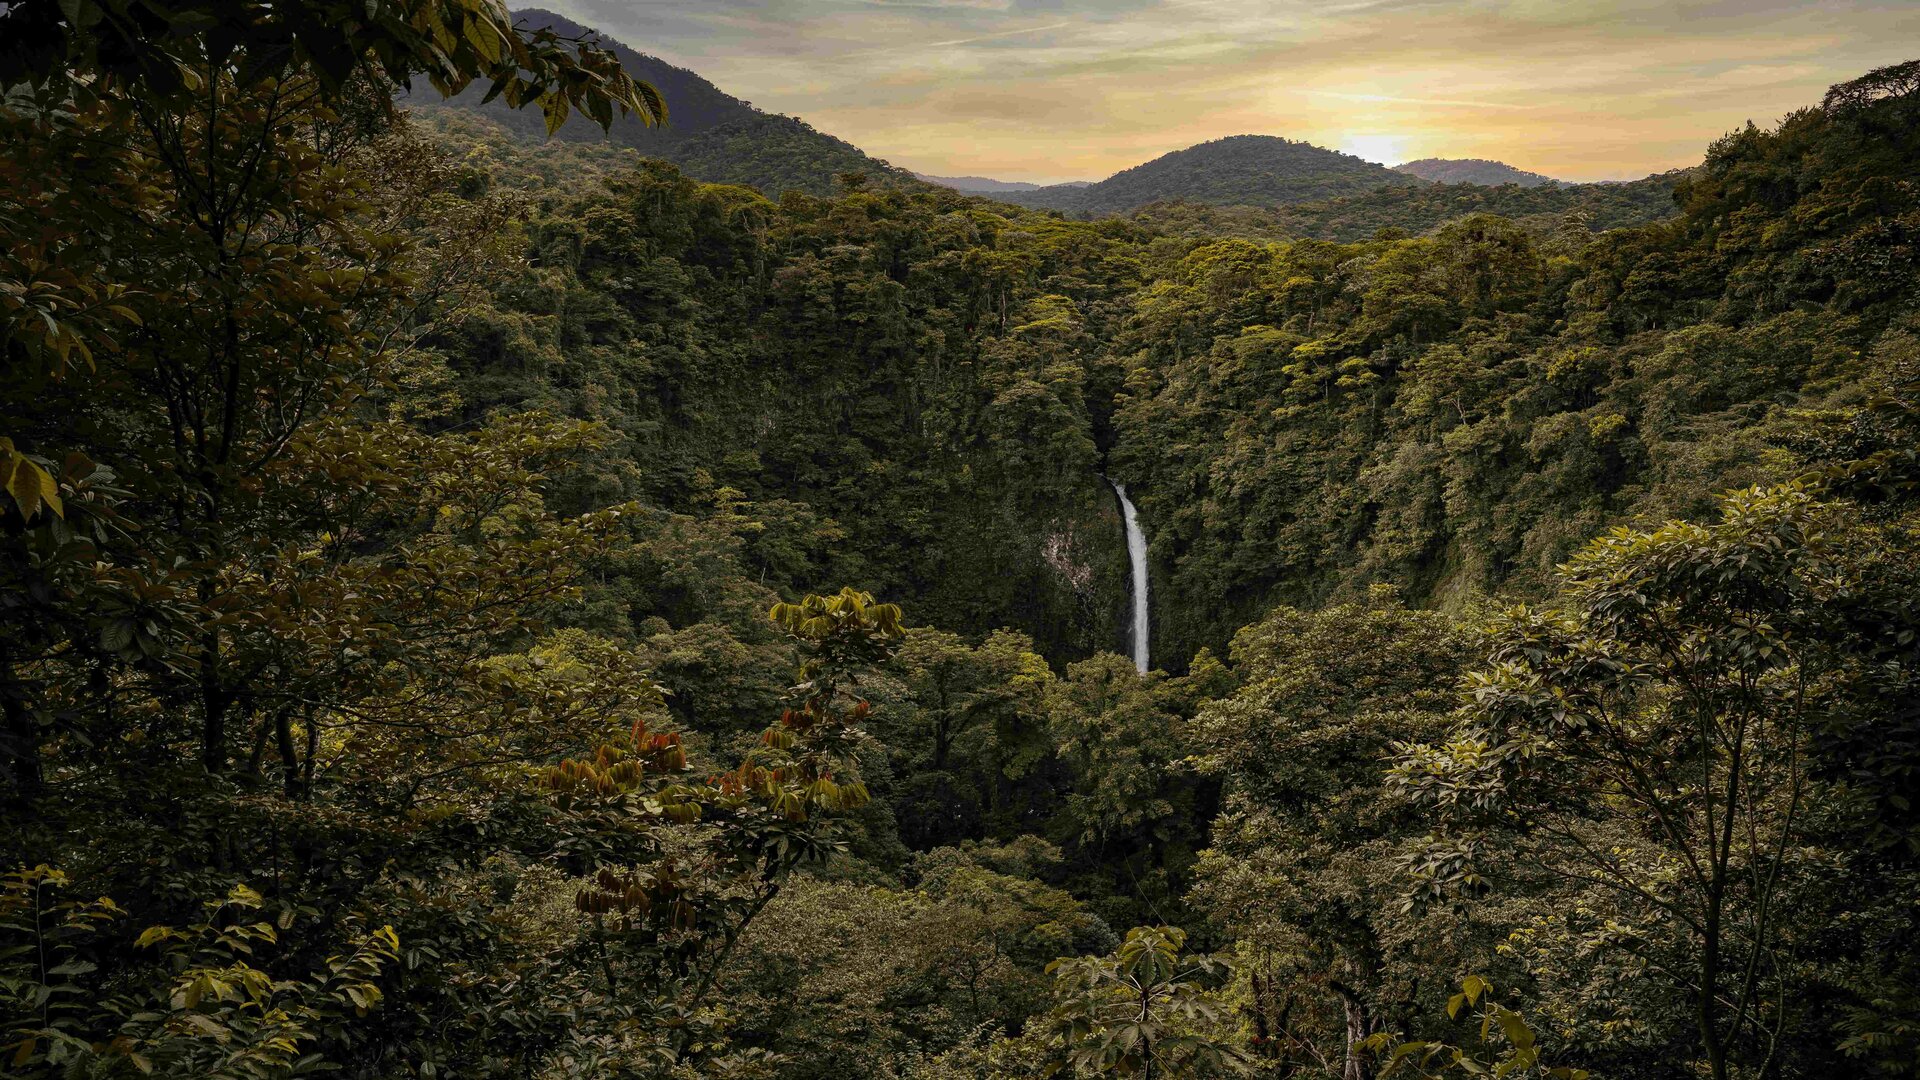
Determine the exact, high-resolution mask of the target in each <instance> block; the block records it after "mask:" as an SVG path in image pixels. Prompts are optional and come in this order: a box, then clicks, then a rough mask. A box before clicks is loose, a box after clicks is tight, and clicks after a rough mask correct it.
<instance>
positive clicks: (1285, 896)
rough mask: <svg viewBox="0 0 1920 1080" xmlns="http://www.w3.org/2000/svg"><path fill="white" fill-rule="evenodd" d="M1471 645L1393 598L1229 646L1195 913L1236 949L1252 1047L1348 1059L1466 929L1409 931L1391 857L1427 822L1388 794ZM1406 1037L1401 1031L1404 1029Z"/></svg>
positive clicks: (1287, 615)
mask: <svg viewBox="0 0 1920 1080" xmlns="http://www.w3.org/2000/svg"><path fill="white" fill-rule="evenodd" d="M1467 655H1468V635H1467V634H1466V633H1464V632H1463V631H1462V630H1461V629H1460V628H1459V627H1458V626H1457V625H1456V624H1455V623H1454V622H1453V620H1451V619H1450V618H1449V617H1448V616H1446V615H1443V614H1440V613H1438V612H1430V611H1411V610H1408V609H1407V608H1406V607H1405V606H1404V605H1403V604H1402V603H1401V602H1400V600H1399V598H1398V596H1397V594H1396V592H1395V590H1394V589H1393V588H1392V587H1390V586H1384V585H1377V586H1374V587H1373V589H1372V590H1371V591H1370V593H1369V594H1368V597H1367V601H1366V603H1364V604H1337V605H1334V606H1332V607H1329V608H1326V609H1323V610H1321V611H1318V612H1302V611H1296V610H1294V609H1292V608H1279V609H1276V610H1275V611H1273V612H1272V613H1270V614H1269V615H1268V616H1267V617H1266V618H1264V619H1262V620H1260V621H1259V622H1257V623H1254V624H1252V625H1250V626H1247V627H1246V628H1244V629H1242V630H1241V631H1240V633H1238V634H1237V635H1235V636H1234V646H1233V660H1234V666H1235V675H1236V676H1237V677H1238V679H1239V681H1240V684H1241V685H1240V687H1239V688H1238V689H1237V690H1235V692H1234V693H1233V694H1231V695H1229V696H1227V697H1223V698H1220V699H1218V700H1215V701H1211V702H1208V703H1207V704H1205V705H1203V706H1202V707H1201V708H1200V711H1199V712H1198V714H1196V716H1195V717H1194V721H1193V732H1194V737H1195V741H1196V742H1197V743H1198V744H1199V746H1200V747H1202V748H1203V755H1204V756H1202V758H1201V766H1200V767H1201V769H1202V771H1203V772H1205V773H1207V774H1209V775H1213V776H1218V777H1219V778H1220V779H1221V782H1222V784H1223V786H1224V788H1225V800H1224V805H1223V806H1222V810H1221V813H1220V815H1219V816H1218V817H1216V818H1215V819H1214V821H1213V830H1212V837H1211V843H1210V844H1209V846H1208V847H1207V849H1206V850H1205V851H1203V852H1202V853H1201V857H1200V862H1199V865H1198V866H1197V867H1196V868H1195V871H1194V877H1195V885H1194V890H1193V897H1194V900H1195V901H1196V902H1197V903H1198V905H1199V906H1200V907H1201V908H1202V909H1203V910H1205V911H1207V912H1208V913H1209V914H1211V915H1212V916H1213V918H1214V919H1216V920H1218V922H1219V923H1220V924H1221V925H1222V926H1223V927H1224V928H1225V931H1226V932H1227V933H1228V934H1229V935H1231V936H1232V937H1233V938H1234V939H1236V940H1237V941H1238V942H1239V943H1240V953H1241V955H1242V956H1244V957H1246V958H1247V962H1246V963H1244V964H1243V965H1242V967H1243V976H1244V977H1246V978H1247V979H1248V980H1249V989H1250V991H1251V994H1252V998H1253V1001H1252V1003H1251V1005H1250V1006H1249V1012H1250V1014H1251V1017H1250V1019H1251V1022H1252V1024H1253V1026H1254V1031H1255V1034H1256V1035H1258V1036H1259V1037H1260V1038H1259V1043H1258V1050H1259V1052H1260V1053H1262V1054H1265V1055H1271V1056H1273V1057H1274V1058H1275V1059H1276V1065H1282V1064H1288V1063H1291V1064H1296V1065H1298V1064H1309V1063H1324V1062H1329V1061H1339V1062H1342V1064H1341V1065H1340V1066H1339V1068H1340V1072H1341V1074H1342V1075H1343V1076H1345V1077H1348V1078H1349V1080H1364V1077H1365V1076H1366V1075H1367V1071H1368V1065H1369V1060H1370V1059H1369V1056H1368V1055H1367V1054H1366V1052H1365V1049H1364V1046H1363V1044H1364V1043H1365V1041H1366V1040H1367V1039H1368V1037H1369V1036H1371V1035H1372V1034H1373V1033H1374V1032H1376V1031H1378V1030H1380V1029H1381V1028H1382V1027H1384V1026H1386V1025H1389V1024H1392V1023H1395V1022H1396V1017H1397V1016H1400V1015H1401V1014H1404V1013H1405V1012H1407V1011H1408V1009H1409V1007H1410V1005H1411V1003H1412V1002H1413V1001H1414V1000H1415V999H1416V998H1417V996H1418V994H1419V991H1420V982H1421V978H1422V976H1423V975H1424V974H1425V973H1427V972H1428V971H1430V970H1431V969H1432V968H1433V967H1436V966H1442V965H1444V964H1445V962H1446V960H1445V954H1446V952H1447V951H1448V950H1449V949H1457V948H1458V947H1459V946H1458V942H1459V939H1460V938H1461V937H1462V936H1463V935H1462V934H1461V930H1462V929H1463V928H1461V927H1458V926H1455V927H1451V928H1448V930H1447V932H1442V931H1441V929H1440V928H1438V927H1428V928H1424V932H1423V929H1422V928H1420V927H1416V926H1412V925H1408V924H1409V923H1411V922H1413V920H1411V919H1409V918H1408V917H1407V916H1406V915H1405V914H1404V913H1402V912H1401V911H1400V906H1399V903H1398V901H1399V898H1400V896H1401V895H1402V893H1403V892H1404V883H1403V882H1402V881H1401V880H1400V878H1399V876H1398V875H1397V874H1396V873H1395V872H1394V869H1393V854H1394V852H1395V851H1396V850H1397V849H1398V848H1399V847H1400V845H1402V844H1403V843H1405V842H1406V841H1407V840H1409V839H1412V838H1413V837H1415V836H1417V835H1418V834H1419V829H1420V826H1421V822H1420V821H1419V820H1418V819H1417V817H1415V816H1414V815H1411V814H1409V813H1408V812H1407V810H1406V808H1405V807H1404V806H1403V805H1401V804H1400V803H1399V802H1398V801H1397V800H1395V799H1393V798H1392V797H1391V796H1390V794H1389V793H1388V791H1387V790H1386V784H1385V782H1384V779H1383V777H1382V775H1381V766H1382V763H1383V762H1384V761H1385V760H1386V759H1387V755H1388V754H1389V753H1390V751H1391V748H1392V746H1393V745H1394V744H1395V743H1396V742H1403V741H1409V740H1417V739H1421V738H1425V737H1431V736H1433V735H1437V734H1439V733H1440V732H1442V731H1444V730H1445V728H1446V724H1447V716H1448V714H1449V713H1450V712H1451V710H1452V706H1453V700H1454V695H1453V684H1454V682H1455V681H1456V680H1457V679H1458V678H1459V675H1460V672H1461V671H1462V670H1463V669H1464V668H1465V666H1466V664H1467ZM1397 1022H1401V1023H1405V1022H1407V1018H1404V1017H1402V1018H1401V1019H1399V1020H1398V1021H1397Z"/></svg>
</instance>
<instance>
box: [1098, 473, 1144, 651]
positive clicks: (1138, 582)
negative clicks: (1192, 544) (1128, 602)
mask: <svg viewBox="0 0 1920 1080" xmlns="http://www.w3.org/2000/svg"><path fill="white" fill-rule="evenodd" d="M1105 479H1106V481H1107V483H1108V484H1109V485H1110V486H1112V488H1113V493H1114V494H1115V495H1118V496H1120V517H1121V518H1122V519H1123V520H1124V521H1125V522H1126V523H1127V559H1128V561H1129V562H1131V563H1133V666H1134V667H1137V668H1139V669H1140V673H1141V674H1142V675H1144V674H1146V673H1147V630H1148V621H1147V534H1146V533H1143V532H1141V531H1140V512H1139V511H1138V510H1135V509H1134V508H1133V500H1132V499H1129V498H1127V486H1126V485H1125V484H1122V483H1120V482H1118V481H1116V480H1113V479H1111V478H1105Z"/></svg>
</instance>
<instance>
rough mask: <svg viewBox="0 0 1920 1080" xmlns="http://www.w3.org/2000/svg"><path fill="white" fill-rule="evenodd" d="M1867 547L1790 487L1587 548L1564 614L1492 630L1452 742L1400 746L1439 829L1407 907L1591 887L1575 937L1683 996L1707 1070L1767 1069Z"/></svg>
mask: <svg viewBox="0 0 1920 1080" xmlns="http://www.w3.org/2000/svg"><path fill="white" fill-rule="evenodd" d="M1861 540H1862V537H1860V536H1857V535H1856V536H1851V537H1849V536H1848V535H1847V533H1846V529H1845V525H1844V523H1843V522H1842V521H1841V520H1840V518H1839V516H1838V513H1837V511H1836V509H1835V508H1833V507H1830V506H1827V505H1823V504H1822V503H1820V502H1819V501H1818V500H1817V499H1815V497H1814V496H1813V495H1812V494H1811V493H1810V492H1808V491H1806V490H1804V489H1803V488H1800V487H1795V486H1788V487H1783V488H1775V489H1751V490H1746V491H1740V492H1735V493H1732V494H1729V495H1727V496H1725V497H1724V498H1723V500H1722V516H1721V520H1720V521H1719V522H1718V523H1716V524H1713V525H1693V524H1686V523H1681V522H1671V523H1668V524H1667V525H1664V526H1662V527H1660V528H1658V529H1654V530H1649V531H1635V530H1631V529H1625V528H1622V529H1617V530H1615V531H1614V532H1612V533H1611V534H1609V535H1607V536H1605V537H1603V538H1601V539H1599V540H1596V541H1594V543H1593V544H1592V545H1591V546H1589V547H1588V548H1587V549H1586V550H1585V551H1583V552H1581V553H1580V555H1579V556H1578V557H1576V558H1575V559H1574V560H1573V561H1572V562H1571V563H1570V564H1568V566H1567V567H1566V569H1565V571H1564V575H1563V578H1562V586H1561V588H1562V591H1561V607H1560V608H1559V609H1558V610H1551V609H1549V610H1539V609H1515V610H1513V611H1510V612H1508V613H1506V614H1505V615H1504V616H1502V617H1501V619H1500V620H1499V621H1498V622H1497V623H1496V624H1495V626H1494V629H1493V632H1492V649H1491V652H1490V655H1489V666H1488V667H1486V668H1484V669H1482V670H1480V671H1477V672H1475V673H1473V674H1472V676H1471V677H1470V678H1471V681H1470V684H1469V689H1468V697H1467V702H1468V703H1467V705H1466V707H1465V709H1464V712H1463V714H1462V717H1461V719H1460V721H1459V723H1458V726H1457V727H1456V728H1455V730H1454V731H1453V732H1452V733H1451V734H1450V736H1449V738H1448V739H1447V740H1446V741H1444V742H1441V743H1436V744H1421V745H1408V746H1405V747H1403V748H1402V749H1401V751H1400V758H1399V761H1398V762H1397V763H1396V764H1395V765H1394V767H1393V770H1392V773H1391V778H1392V782H1393V784H1394V785H1395V786H1396V787H1397V788H1398V789H1400V790H1401V791H1403V792H1404V793H1405V794H1406V795H1407V796H1408V797H1409V798H1411V799H1413V800H1414V801H1415V802H1416V803H1417V804H1419V805H1422V806H1425V807H1428V808H1430V810H1431V811H1432V812H1434V813H1435V815H1436V817H1437V819H1438V823H1439V825H1440V829H1441V831H1440V833H1439V835H1438V837H1437V838H1436V840H1435V842H1434V843H1433V845H1432V846H1430V847H1429V848H1428V849H1427V850H1426V851H1424V852H1423V853H1420V854H1418V855H1416V856H1413V857H1411V859H1410V860H1409V863H1408V869H1409V870H1410V871H1411V872H1412V873H1413V874H1414V875H1415V876H1416V880H1417V882H1418V891H1417V893H1416V894H1415V896H1414V897H1413V899H1411V900H1410V901H1409V903H1410V904H1411V903H1418V902H1432V901H1437V900H1440V899H1442V898H1444V897H1449V896H1457V895H1460V894H1461V893H1462V892H1466V893H1471V892H1473V891H1475V890H1479V889H1484V888H1486V887H1489V886H1490V885H1494V884H1497V883H1507V882H1512V881H1514V880H1515V879H1517V878H1523V877H1524V876H1525V875H1526V874H1527V873H1528V872H1529V871H1533V870H1538V871H1541V872H1544V874H1546V875H1547V876H1548V877H1549V878H1550V879H1557V880H1558V881H1559V882H1560V883H1561V884H1562V887H1563V888H1564V889H1566V890H1568V891H1569V892H1571V893H1574V894H1578V895H1582V896H1587V897H1591V898H1592V901H1591V904H1590V905H1589V904H1582V905H1577V907H1578V909H1579V910H1580V911H1583V912H1595V913H1596V914H1592V915H1581V914H1575V913H1574V912H1573V911H1572V910H1569V912H1568V915H1567V917H1568V918H1570V919H1573V920H1575V921H1580V920H1582V919H1583V918H1591V919H1596V920H1599V921H1596V922H1593V923H1591V924H1589V925H1582V926H1579V927H1576V928H1572V929H1573V932H1575V933H1578V934H1581V935H1584V936H1585V938H1586V939H1587V941H1588V943H1589V945H1590V947H1596V948H1599V949H1601V950H1602V951H1604V952H1606V953H1607V954H1610V955H1613V956H1616V957H1618V960H1617V961H1616V962H1617V963H1620V964H1627V965H1633V967H1634V968H1636V969H1638V970H1642V971H1644V972H1646V973H1647V975H1648V976H1650V977H1652V978H1653V979H1655V980H1657V981H1658V983H1659V984H1660V985H1662V986H1664V987H1665V988H1666V989H1667V990H1668V991H1669V992H1670V993H1672V994H1673V995H1674V997H1675V999H1676V1000H1677V1001H1679V1002H1681V1003H1683V1004H1684V1006H1685V1009H1686V1013H1685V1015H1687V1016H1689V1017H1690V1019H1691V1023H1692V1025H1693V1028H1694V1036H1695V1039H1696V1040H1697V1047H1698V1050H1699V1052H1700V1053H1701V1054H1702V1056H1703V1058H1704V1065H1705V1068H1706V1070H1707V1072H1708V1073H1709V1075H1712V1076H1713V1077H1715V1078H1716V1080H1718V1078H1723V1077H1726V1076H1728V1075H1731V1074H1732V1073H1733V1072H1734V1071H1735V1070H1736V1069H1737V1068H1739V1067H1741V1066H1742V1065H1744V1066H1745V1067H1749V1068H1753V1069H1756V1070H1758V1071H1759V1073H1760V1074H1762V1075H1766V1074H1767V1073H1768V1070H1770V1069H1772V1068H1774V1067H1776V1066H1777V1064H1778V1058H1779V1055H1780V1054H1781V1052H1782V1049H1783V1040H1785V1039H1786V1037H1787V1036H1788V1033H1789V1030H1790V1023H1791V1021H1792V1018H1793V1010H1794V1007H1795V1004H1796V1001H1797V998H1798V996H1799V995H1798V993H1797V992H1796V987H1795V982H1796V978H1797V975H1796V968H1795V966H1794V964H1793V962H1792V961H1791V960H1790V959H1789V956H1790V954H1791V952H1792V950H1793V948H1794V942H1795V940H1796V938H1797V937H1800V936H1802V935H1803V934H1804V932H1805V931H1804V929H1803V928H1801V927H1796V926H1794V925H1790V924H1789V922H1788V920H1787V919H1786V917H1785V916H1784V914H1783V912H1785V911H1788V910H1791V909H1790V907H1789V904H1790V902H1791V900H1792V898H1793V897H1794V896H1795V895H1796V894H1797V893H1800V892H1802V891H1804V890H1806V889H1809V888H1811V887H1813V886H1814V885H1815V884H1816V883H1817V881H1818V874H1817V867H1818V866H1819V865H1820V861H1821V860H1820V857H1819V856H1818V854H1817V853H1816V852H1814V851H1810V850H1808V848H1807V846H1806V845H1807V843H1808V837H1809V824H1808V818H1809V812H1810V809H1809V808H1810V805H1811V803H1812V800H1813V799H1814V797H1815V793H1816V791H1817V790H1821V789H1817V788H1816V787H1815V786H1814V780H1813V778H1812V777H1811V776H1810V771H1811V767H1812V765H1813V758H1814V754H1815V752H1816V750H1817V748H1818V742H1819V739H1820V736H1821V734H1822V732H1823V730H1825V729H1827V728H1828V727H1829V725H1832V724H1835V723H1839V722H1843V721H1844V720H1845V718H1846V717H1848V716H1849V715H1851V714H1852V713H1854V712H1855V711H1856V710H1858V709H1861V708H1866V709H1869V710H1871V709H1873V708H1875V707H1876V704H1875V700H1876V691H1877V688H1878V686H1879V685H1880V684H1879V683H1878V682H1877V681H1876V679H1875V678H1874V677H1871V676H1873V675H1874V673H1873V672H1872V671H1871V668H1872V667H1873V666H1874V665H1869V664H1862V663H1861V660H1862V659H1863V658H1868V657H1872V656H1873V650H1874V648H1875V645H1874V643H1873V642H1871V641H1863V640H1861V639H1860V638H1859V637H1857V636H1856V632H1855V630H1854V628H1853V626H1851V625H1850V624H1849V619H1848V618H1847V617H1846V614H1845V613H1846V612H1847V611H1848V610H1849V609H1851V608H1853V607H1855V606H1856V605H1858V604H1860V603H1861V601H1862V598H1863V597H1864V596H1866V595H1869V594H1871V592H1872V590H1873V589H1874V587H1875V584H1874V582H1872V581H1868V580H1862V579H1861V578H1860V576H1859V575H1858V573H1857V571H1856V570H1855V568H1854V565H1853V563H1852V561H1851V559H1850V555H1857V551H1856V552H1850V550H1849V548H1850V546H1851V545H1854V544H1857V543H1859V542H1861ZM1598 913H1606V914H1604V915H1601V914H1598Z"/></svg>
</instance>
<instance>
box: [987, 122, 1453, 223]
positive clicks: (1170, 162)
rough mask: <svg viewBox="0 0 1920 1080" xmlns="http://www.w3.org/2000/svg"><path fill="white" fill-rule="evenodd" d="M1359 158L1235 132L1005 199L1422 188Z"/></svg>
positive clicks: (1050, 203) (1139, 202) (1225, 200)
mask: <svg viewBox="0 0 1920 1080" xmlns="http://www.w3.org/2000/svg"><path fill="white" fill-rule="evenodd" d="M1423 183H1425V181H1423V180H1420V179H1419V178H1417V177H1412V176H1407V175H1405V174H1402V173H1396V172H1394V171H1393V170H1391V169H1388V168H1385V167H1384V166H1380V165H1375V164H1373V163H1372V162H1370V161H1362V160H1361V159H1359V158H1357V157H1352V156H1350V155H1347V154H1341V153H1336V152H1334V151H1332V150H1323V149H1321V148H1320V147H1317V146H1313V145H1310V144H1308V143H1304V142H1294V141H1292V140H1290V139H1282V138H1277V137H1275V136H1271V135H1234V136H1230V137H1228V138H1224V139H1215V140H1213V141H1211V142H1204V143H1200V144H1199V145H1197V146H1189V147H1187V148H1186V149H1184V150H1175V151H1173V152H1172V153H1170V154H1163V155H1161V156H1160V157H1157V158H1154V159H1153V160H1152V161H1149V162H1146V163H1144V164H1140V165H1135V166H1134V167H1133V168H1131V169H1126V170H1123V171H1121V172H1117V173H1115V174H1113V175H1112V176H1110V177H1108V178H1106V179H1105V180H1102V181H1100V182H1099V183H1096V184H1089V185H1085V186H1080V185H1070V184H1058V185H1054V186H1052V187H1045V188H1041V189H1039V190H1037V191H1027V192H1007V193H1004V194H1002V195H1001V196H1000V197H1001V198H1003V199H1006V200H1007V201H1009V202H1015V203H1019V204H1020V205H1022V206H1032V207H1042V208H1046V209H1053V210H1062V211H1066V212H1069V213H1074V214H1106V213H1116V212H1124V211H1127V210H1132V209H1135V208H1137V207H1140V206H1145V205H1146V204H1148V203H1152V202H1158V201H1161V200H1165V199H1185V200H1188V201H1190V202H1197V203H1209V204H1216V205H1225V206H1286V205H1290V204H1292V203H1301V202H1311V201H1314V200H1317V199H1330V198H1334V197H1336V196H1340V195H1354V194H1359V193H1361V192H1365V191H1371V190H1373V189H1374V188H1377V187H1383V186H1405V185H1418V184H1423Z"/></svg>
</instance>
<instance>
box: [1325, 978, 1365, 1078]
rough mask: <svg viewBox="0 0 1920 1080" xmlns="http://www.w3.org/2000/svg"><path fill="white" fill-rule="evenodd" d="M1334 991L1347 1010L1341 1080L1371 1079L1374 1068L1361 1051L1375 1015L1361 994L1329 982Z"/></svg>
mask: <svg viewBox="0 0 1920 1080" xmlns="http://www.w3.org/2000/svg"><path fill="white" fill-rule="evenodd" d="M1328 985H1329V986H1330V987H1331V988H1332V989H1333V992H1334V993H1336V994H1339V995H1340V1004H1341V1005H1343V1006H1345V1007H1346V1010H1347V1060H1346V1065H1345V1067H1344V1068H1343V1069H1342V1070H1341V1072H1340V1080H1371V1076H1372V1070H1371V1069H1369V1068H1368V1067H1367V1059H1366V1056H1365V1055H1364V1054H1362V1053H1361V1052H1360V1044H1361V1043H1363V1042H1365V1041H1366V1038H1367V1036H1368V1035H1371V1034H1372V1033H1373V1017H1372V1016H1370V1015H1368V1012H1367V1003H1366V1002H1364V1001H1362V1000H1360V995H1359V994H1356V993H1354V992H1353V991H1352V990H1350V989H1348V988H1347V987H1345V986H1343V985H1341V984H1340V983H1337V982H1336V983H1330V984H1328Z"/></svg>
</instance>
